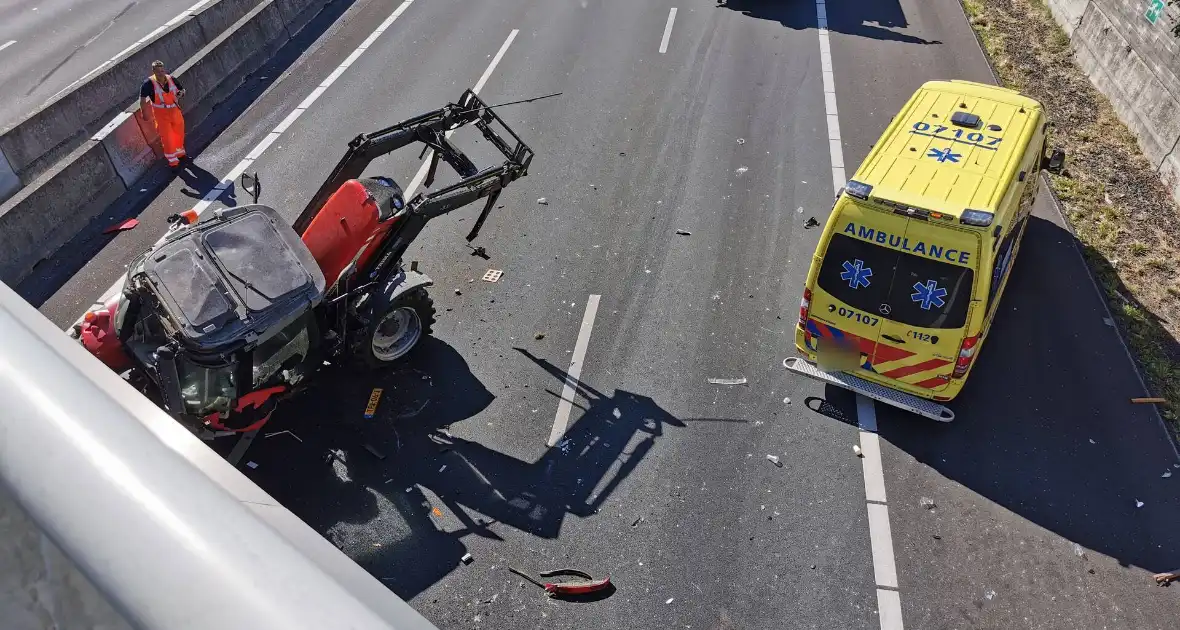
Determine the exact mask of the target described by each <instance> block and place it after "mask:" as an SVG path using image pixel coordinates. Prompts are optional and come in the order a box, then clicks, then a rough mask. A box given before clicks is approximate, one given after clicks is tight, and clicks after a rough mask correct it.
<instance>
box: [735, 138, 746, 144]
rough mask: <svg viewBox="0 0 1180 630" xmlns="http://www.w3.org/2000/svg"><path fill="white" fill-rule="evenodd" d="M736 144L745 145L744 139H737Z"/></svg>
mask: <svg viewBox="0 0 1180 630" xmlns="http://www.w3.org/2000/svg"><path fill="white" fill-rule="evenodd" d="M737 143H738V144H745V143H746V139H745V138H738V139H737Z"/></svg>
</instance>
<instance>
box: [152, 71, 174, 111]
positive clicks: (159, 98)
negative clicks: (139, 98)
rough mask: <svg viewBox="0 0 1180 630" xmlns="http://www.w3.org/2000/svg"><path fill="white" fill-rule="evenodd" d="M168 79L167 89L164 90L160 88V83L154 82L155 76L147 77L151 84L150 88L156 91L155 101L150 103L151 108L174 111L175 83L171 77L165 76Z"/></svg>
mask: <svg viewBox="0 0 1180 630" xmlns="http://www.w3.org/2000/svg"><path fill="white" fill-rule="evenodd" d="M164 77H165V78H167V79H168V89H167V90H164V89H163V88H161V87H160V82H159V81H157V80H156V75H154V74H153V75H151V76H149V77H148V79H149V80H151V82H152V88H153V89H154V90H155V91H156V99H155V100H154V101H152V107H155V108H156V109H176V83H174V82H173V81H172V75H170V74H166V75H164Z"/></svg>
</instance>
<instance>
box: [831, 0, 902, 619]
mask: <svg viewBox="0 0 1180 630" xmlns="http://www.w3.org/2000/svg"><path fill="white" fill-rule="evenodd" d="M815 14H816V24H817V26H818V27H819V28H818V30H819V54H820V69H821V71H822V74H823V86H824V113H825V114H826V115H827V128H828V151H829V153H830V154H831V160H832V190H833V191H837V190H840V189H841V188H842V187H843V186H844V183H845V181H846V179H847V177H846V175H845V172H844V148H843V146H842V145H841V140H840V115H839V112H838V110H837V108H836V76H835V73H834V71H833V69H832V47H831V41H830V40H829V38H828V7H827V3H826V1H825V0H817V2H816V3H815ZM856 415H857V423H858V425H859V427H860V448H861V456H862V458H863V459H862V460H861V465H862V467H863V469H864V482H865V502H866V509H867V510H868V517H869V541H870V543H871V546H872V550H873V575H874V576H875V579H876V583H877V614H878V618H879V620H880V622H881V630H903V629H904V627H905V626H904V624H903V623H902V618H901V593H900V592H898V590H897V589H898V584H897V564H896V561H895V559H894V555H893V532H892V531H891V530H890V527H889V506H888V504H887V502H886V496H885V473H884V468H883V466H882V464H881V442H880V438H878V437H877V414H876V408H875V407H874V406H873V401H872V400H870V399H868V398H865V397H864V396H861V395H859V394H857V396H856Z"/></svg>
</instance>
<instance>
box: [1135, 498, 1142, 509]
mask: <svg viewBox="0 0 1180 630" xmlns="http://www.w3.org/2000/svg"><path fill="white" fill-rule="evenodd" d="M1143 505H1144V503H1143V502H1142V501H1140V500H1139V499H1135V507H1137V508H1141V507H1143Z"/></svg>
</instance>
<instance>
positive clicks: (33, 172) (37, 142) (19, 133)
mask: <svg viewBox="0 0 1180 630" xmlns="http://www.w3.org/2000/svg"><path fill="white" fill-rule="evenodd" d="M260 1H261V0H220V1H218V2H215V3H213V4H211V5H209V6H207V7H205V8H204V9H202V10H201V11H200V12H199V13H196V14H194V15H193V16H191V17H189V18H188V19H186V20H182V21H180V22H178V23H177V24H175V25H173V26H172V27H171V28H170V29H168V30H166V31H164V32H163V33H162V34H160V35H159V36H158V37H156V38H155V39H153V40H152V41H149V42H146V43H145V44H143V45H142V46H140V47H139V48H137V49H135V50H134V51H132V52H131V53H130V54H129V55H127V56H126V57H124V58H123V59H122V60H120V61H118V62H116V63H114V64H112V65H110V66H108V67H107V68H105V69H104V70H103V71H102V72H99V73H97V74H95V75H94V76H93V77H90V78H89V79H88V80H87V81H86V82H85V83H82V84H80V85H78V86H75V88H74V89H73V90H71V91H69V92H66V93H65V94H62V95H61V96H60V97H59V98H57V99H56V100H54V101H52V102H50V103H48V104H46V105H45V106H44V107H42V108H41V109H40V110H38V111H36V112H34V113H33V114H32V115H30V116H29V117H28V118H26V119H24V120H22V121H20V122H19V123H16V124H15V125H12V126H10V127H8V128H6V129H3V130H2V131H0V154H2V156H3V159H4V161H6V162H7V163H8V166H9V169H10V170H11V171H12V172H13V173H14V174H15V175H16V176H17V178H18V179H19V180H20V184H21V185H22V186H27V185H29V184H30V183H31V182H32V181H33V180H35V179H37V178H38V177H39V176H40V175H41V174H43V173H45V172H47V171H48V170H49V169H51V168H52V167H53V165H54V164H55V163H57V162H58V161H59V160H61V159H62V158H63V157H64V156H65V155H67V154H69V153H71V152H72V151H73V150H74V149H77V148H78V147H79V146H81V145H82V144H83V143H85V142H86V140H87V139H88V138H90V137H91V136H92V135H94V134H95V133H97V132H98V131H99V130H101V129H102V128H103V127H104V126H106V125H107V123H108V122H109V121H110V120H111V118H113V117H114V116H115V115H117V114H118V113H119V112H120V111H122V110H124V109H125V108H126V107H127V106H128V105H130V104H131V103H133V102H135V101H136V100H137V97H138V94H139V86H140V84H142V83H143V80H144V78H145V77H147V75H148V74H149V73H150V71H151V70H150V68H151V62H152V61H153V60H155V59H160V60H162V61H163V62H164V63H165V64H167V65H168V67H169V68H176V67H178V66H180V65H181V64H182V63H184V62H185V61H186V60H188V59H189V58H190V57H192V56H193V54H195V53H196V52H197V51H199V50H201V49H202V48H203V47H205V46H207V45H208V44H209V43H210V42H212V41H214V40H215V39H216V38H217V37H218V36H220V35H221V34H222V33H223V32H224V31H225V30H226V29H227V28H228V27H229V26H231V25H233V24H234V23H235V22H237V21H239V20H240V19H241V18H242V16H244V15H246V14H247V13H248V12H249V11H250V10H251V9H252V8H254V7H255V6H257V5H258V4H259V3H260ZM4 181H5V177H4V175H3V169H0V201H3V200H5V199H7V198H9V197H10V196H11V195H12V194H14V193H15V192H16V189H14V188H13V186H12V183H11V181H9V182H8V185H7V186H5V184H4Z"/></svg>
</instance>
